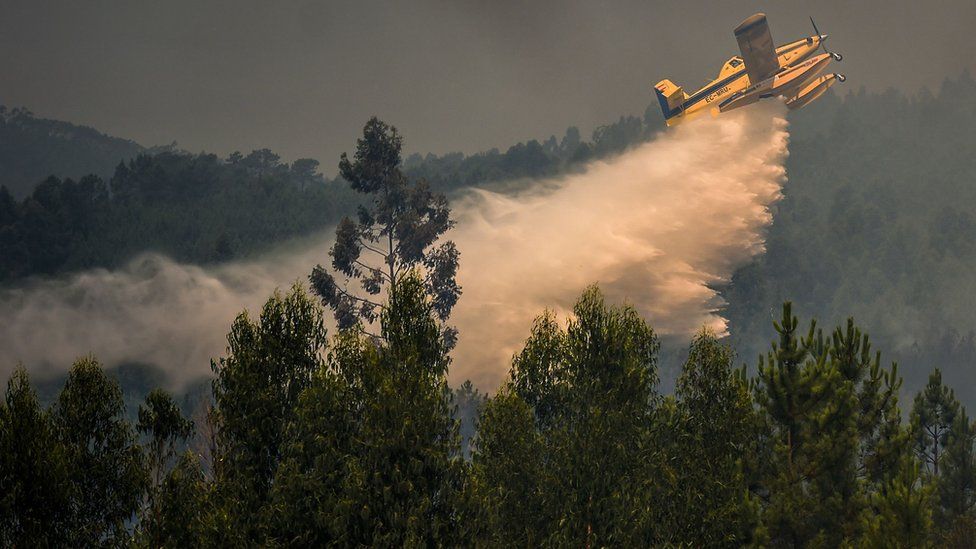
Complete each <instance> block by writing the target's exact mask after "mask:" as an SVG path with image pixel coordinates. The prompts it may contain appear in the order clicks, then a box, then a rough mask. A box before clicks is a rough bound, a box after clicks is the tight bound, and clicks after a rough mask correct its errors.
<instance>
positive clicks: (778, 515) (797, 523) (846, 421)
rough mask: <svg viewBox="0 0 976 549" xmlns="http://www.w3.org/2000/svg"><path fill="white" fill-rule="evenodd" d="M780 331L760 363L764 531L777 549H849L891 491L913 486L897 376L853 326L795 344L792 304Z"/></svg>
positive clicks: (810, 333) (817, 333)
mask: <svg viewBox="0 0 976 549" xmlns="http://www.w3.org/2000/svg"><path fill="white" fill-rule="evenodd" d="M774 326H775V328H776V330H777V332H778V333H779V342H778V343H777V344H774V345H773V349H772V351H771V352H770V353H769V354H768V355H767V357H766V359H765V360H763V359H762V357H760V363H759V380H758V381H759V383H758V385H757V396H756V398H757V402H758V403H759V405H760V408H761V410H762V412H763V413H764V414H765V415H766V418H767V420H766V421H767V422H768V424H769V428H770V435H771V439H770V441H769V442H770V444H769V445H768V447H767V448H766V450H765V451H766V452H768V461H769V464H770V467H768V468H767V469H766V470H765V471H764V472H763V475H764V477H765V481H764V485H765V486H764V489H765V490H768V491H769V497H768V503H767V504H766V506H765V509H764V524H765V527H766V528H768V531H769V535H770V538H771V542H772V543H774V544H778V545H782V544H785V545H792V546H798V545H806V544H810V543H814V544H827V545H839V544H842V543H849V542H853V541H854V540H857V539H860V538H861V535H862V530H863V528H864V520H863V519H862V516H863V514H864V513H865V512H866V510H867V509H868V508H869V505H871V502H872V501H873V500H876V499H877V498H878V497H884V496H885V494H887V493H888V492H889V490H888V488H887V487H890V486H892V485H893V483H894V482H895V481H896V480H897V481H900V482H902V484H903V485H904V486H914V485H913V483H912V482H913V481H911V480H910V479H908V478H907V477H906V475H907V473H905V471H910V470H913V469H912V467H913V462H912V459H911V456H910V455H909V452H908V444H907V441H908V437H907V433H906V432H905V430H904V429H903V428H902V427H901V426H900V418H899V416H900V413H899V411H898V407H897V392H898V389H899V388H900V386H901V379H900V378H899V377H898V375H897V367H896V366H895V365H892V366H891V367H890V368H888V369H885V368H882V367H881V365H880V364H881V362H880V361H881V358H880V353H875V354H872V352H871V345H870V341H869V338H868V336H867V335H866V334H863V333H862V332H861V330H860V329H859V328H857V326H856V325H855V324H854V322H853V320H848V322H847V325H846V327H845V328H843V329H842V328H837V329H835V330H834V331H833V333H832V334H831V336H830V338H829V339H828V338H825V337H824V335H823V333H822V332H821V331H819V330H817V329H816V323H815V322H811V324H810V328H809V330H808V332H807V334H806V336H799V335H798V332H797V326H798V321H797V319H796V317H795V316H793V314H792V308H791V305H790V303H786V304H785V305H784V307H783V318H782V321H781V322H779V323H775V324H774ZM877 494H881V495H880V496H878V495H877ZM913 508H914V507H910V509H913ZM916 518H917V519H918V520H917V522H918V523H919V524H925V520H923V518H921V517H916Z"/></svg>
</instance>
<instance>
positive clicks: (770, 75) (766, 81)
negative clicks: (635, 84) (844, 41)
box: [654, 13, 846, 126]
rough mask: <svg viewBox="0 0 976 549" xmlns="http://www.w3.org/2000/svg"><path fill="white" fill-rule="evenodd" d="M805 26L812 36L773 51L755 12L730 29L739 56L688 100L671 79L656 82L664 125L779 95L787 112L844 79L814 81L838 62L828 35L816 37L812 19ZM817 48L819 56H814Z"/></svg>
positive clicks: (766, 28)
mask: <svg viewBox="0 0 976 549" xmlns="http://www.w3.org/2000/svg"><path fill="white" fill-rule="evenodd" d="M810 23H812V24H813V31H814V32H816V33H817V34H815V35H814V36H809V37H807V38H801V39H800V40H796V41H795V42H790V43H789V44H786V45H783V46H780V47H778V48H776V49H773V38H772V36H771V35H770V34H769V25H768V24H767V23H766V15H765V14H762V13H757V14H755V15H753V16H752V17H749V18H748V19H746V20H745V21H743V22H742V23H741V24H740V25H739V26H738V27H736V28H735V39H736V41H737V42H738V43H739V51H740V52H742V55H741V56H738V55H736V56H734V57H732V58H731V59H729V60H728V61H726V62H725V65H723V66H722V70H721V71H720V72H719V73H718V78H716V79H715V80H713V81H712V82H710V83H709V84H707V85H706V86H705V87H704V88H702V89H700V90H698V91H696V92H695V93H693V94H691V95H688V94H687V93H685V92H684V90H682V89H681V86H676V85H675V84H674V83H673V82H671V81H670V80H661V81H660V82H658V83H657V85H656V86H654V91H655V92H657V98H658V101H660V102H661V110H662V111H663V112H664V120H665V121H666V122H667V124H668V126H673V125H674V124H677V123H678V122H681V121H684V120H688V119H689V118H691V117H692V116H694V115H698V114H701V113H705V112H710V113H712V115H713V116H716V115H718V113H720V112H726V111H730V110H732V109H737V108H739V107H744V106H746V105H750V104H752V103H755V102H756V101H759V100H760V99H764V98H767V97H778V96H783V97H785V98H786V105H787V106H788V107H789V108H791V109H798V108H800V107H802V106H804V105H806V104H808V103H810V102H811V101H813V100H814V99H816V98H818V97H820V96H821V95H822V94H823V93H824V92H825V91H827V88H829V87H830V86H832V85H833V84H834V83H835V82H843V81H844V80H846V78H845V77H844V75H843V74H836V73H835V74H827V75H823V76H818V75H819V74H820V73H821V72H822V71H823V70H824V68H826V66H827V65H828V64H829V63H830V62H831V61H832V60H836V61H840V60H841V59H842V57H841V55H840V54H839V53H833V52H831V51H828V50H827V46H826V45H824V41H825V40H826V39H827V35H826V34H821V33H820V30H819V29H817V24H816V23H814V22H813V18H812V17H811V18H810ZM818 47H823V50H824V53H821V54H819V55H813V54H814V52H816V51H817V48H818Z"/></svg>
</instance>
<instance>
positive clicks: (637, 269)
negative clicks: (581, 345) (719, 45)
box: [452, 102, 788, 387]
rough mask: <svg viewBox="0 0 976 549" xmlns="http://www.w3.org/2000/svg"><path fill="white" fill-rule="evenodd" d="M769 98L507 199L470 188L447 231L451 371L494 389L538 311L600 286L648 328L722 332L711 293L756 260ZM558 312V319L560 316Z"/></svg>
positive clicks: (763, 222)
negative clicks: (452, 257) (453, 290)
mask: <svg viewBox="0 0 976 549" xmlns="http://www.w3.org/2000/svg"><path fill="white" fill-rule="evenodd" d="M784 114H785V113H784V109H783V106H782V105H781V104H780V103H778V102H766V103H763V104H761V105H756V106H754V107H750V108H749V109H741V110H737V111H733V112H731V113H729V114H727V115H723V116H720V117H718V118H715V119H709V120H701V121H698V122H695V123H689V124H687V125H680V126H677V127H676V128H673V129H671V130H668V131H667V132H666V133H663V134H661V135H659V136H658V137H657V138H656V139H655V140H653V141H651V142H649V143H646V144H644V145H642V146H640V147H638V148H636V149H633V150H631V151H629V152H626V153H624V154H622V155H620V156H618V157H615V158H613V159H610V160H608V161H601V162H595V163H593V164H592V165H590V166H588V167H587V169H586V171H585V172H584V173H581V174H579V175H573V176H569V177H566V178H563V179H561V180H559V181H556V182H548V184H543V185H539V186H538V187H537V188H538V189H548V188H551V187H553V186H554V185H555V190H554V191H548V192H547V191H540V192H537V193H530V194H527V195H524V196H519V197H514V198H513V197H507V196H502V195H498V194H493V193H486V192H481V193H477V194H476V195H474V196H473V197H471V198H470V199H468V200H467V201H464V202H463V203H461V204H458V207H457V211H458V212H459V213H458V216H459V223H458V228H457V229H456V231H455V233H454V234H453V235H452V237H453V238H455V239H456V240H457V242H458V247H459V249H460V250H461V254H462V255H461V270H460V274H459V278H460V282H461V284H462V286H463V287H464V295H463V296H462V299H461V301H460V302H459V304H458V306H457V308H456V310H455V313H454V316H453V319H454V321H455V322H457V324H458V327H459V329H460V330H461V339H460V341H459V342H458V347H457V350H456V352H455V361H454V372H453V374H454V376H455V377H456V378H458V379H466V378H471V379H472V380H473V381H474V382H476V383H477V384H480V385H481V386H485V387H494V386H495V385H497V383H498V381H499V379H501V377H502V375H503V374H504V373H505V371H506V369H507V367H508V364H509V363H510V359H511V357H512V355H513V354H514V353H515V352H517V351H518V349H519V348H520V345H521V343H522V342H523V341H524V339H525V338H526V337H527V335H528V332H529V328H530V326H531V321H532V319H533V318H534V317H535V316H536V315H538V314H539V313H540V312H541V311H542V310H543V309H544V308H549V309H552V310H554V311H556V312H557V313H563V314H564V313H566V312H567V311H568V310H569V309H570V308H571V307H572V304H573V302H574V301H575V299H576V298H577V297H578V296H579V294H580V293H581V292H582V290H583V289H584V288H585V287H586V286H587V285H588V284H591V283H594V282H596V283H599V284H600V287H601V288H602V290H603V291H604V293H605V294H606V295H607V296H608V298H609V300H610V301H612V302H620V301H627V302H629V303H630V304H632V305H634V306H635V307H636V308H637V309H638V310H639V311H640V312H641V313H643V314H644V316H645V317H646V318H647V319H648V320H649V321H650V323H651V325H652V326H653V327H654V328H655V330H657V331H658V332H659V333H663V334H675V335H685V334H691V333H693V332H694V331H696V330H698V329H699V328H701V327H702V326H703V325H707V326H709V327H710V328H712V329H713V330H715V331H716V333H724V331H725V320H724V319H722V318H721V317H720V316H719V315H718V314H717V313H716V311H717V309H718V308H719V307H720V306H721V305H722V302H721V298H720V297H719V296H718V295H717V293H716V291H715V290H714V289H712V288H713V287H714V286H715V285H716V284H719V283H724V282H727V281H728V279H729V277H730V276H731V275H732V273H733V272H734V271H735V269H736V268H738V267H739V266H741V265H743V264H744V263H746V262H747V261H748V260H749V259H750V258H751V257H753V256H754V255H756V254H758V253H760V252H762V251H763V242H764V241H763V235H764V228H765V227H766V226H767V225H768V224H769V223H770V221H771V214H770V212H769V209H768V207H769V205H770V204H771V203H773V202H775V201H776V200H777V199H778V198H779V197H780V188H781V184H782V182H783V180H784V178H785V175H786V171H785V168H784V167H783V164H784V161H785V158H786V155H787V144H788V134H787V132H786V126H787V124H786V120H785V117H784ZM560 316H562V315H560Z"/></svg>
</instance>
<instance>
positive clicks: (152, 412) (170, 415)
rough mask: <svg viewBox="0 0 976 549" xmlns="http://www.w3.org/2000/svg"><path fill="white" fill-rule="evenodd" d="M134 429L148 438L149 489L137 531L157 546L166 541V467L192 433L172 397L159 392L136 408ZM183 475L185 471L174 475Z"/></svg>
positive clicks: (167, 479) (191, 423) (155, 392)
mask: <svg viewBox="0 0 976 549" xmlns="http://www.w3.org/2000/svg"><path fill="white" fill-rule="evenodd" d="M136 429H137V430H138V431H139V432H140V433H143V434H144V435H147V436H148V437H149V445H148V446H149V448H148V449H149V452H148V458H149V459H148V467H149V474H150V486H149V489H148V502H147V504H146V506H145V509H144V510H143V516H142V518H141V519H140V529H141V530H142V535H144V536H145V537H146V539H147V541H148V543H149V544H150V545H151V546H154V547H158V546H160V545H162V544H163V540H164V539H166V538H165V537H164V536H165V534H166V532H165V529H164V525H163V523H164V520H165V519H164V516H163V504H164V501H163V496H162V493H161V491H162V489H163V486H162V485H163V483H164V481H166V482H169V481H170V480H172V477H171V476H170V475H169V474H168V469H169V464H170V462H171V461H172V460H173V459H174V458H175V457H176V446H177V444H179V443H181V442H184V441H185V440H186V439H187V438H188V437H189V436H190V435H191V434H192V432H193V422H192V421H190V420H188V419H186V418H184V417H183V414H182V413H181V412H180V409H179V407H178V406H177V405H176V402H174V401H173V397H171V396H170V395H169V393H167V392H166V391H163V390H162V389H154V390H152V391H151V392H150V393H149V395H148V396H147V397H146V403H145V406H142V405H140V406H139V423H138V424H137V425H136ZM178 475H179V476H180V477H182V476H185V472H180V473H179V474H178Z"/></svg>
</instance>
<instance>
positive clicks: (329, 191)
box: [0, 150, 355, 283]
mask: <svg viewBox="0 0 976 549" xmlns="http://www.w3.org/2000/svg"><path fill="white" fill-rule="evenodd" d="M238 157H239V158H238ZM315 165H316V163H315V161H312V160H309V159H301V160H297V161H295V162H294V163H293V164H292V165H291V166H288V165H287V164H284V163H281V162H279V161H278V159H277V156H276V155H274V154H273V153H271V152H270V151H267V150H262V151H255V152H253V153H251V154H249V155H247V156H243V157H242V156H240V155H237V157H233V156H232V157H231V158H228V159H220V158H218V157H216V156H215V155H212V154H204V153H201V154H198V155H191V154H187V153H177V152H162V153H159V154H155V155H149V154H141V155H139V156H137V157H135V158H133V159H132V160H130V161H128V162H127V163H120V164H118V166H117V167H116V169H115V172H114V175H112V177H111V178H110V179H107V180H103V179H102V178H101V177H99V176H86V177H82V178H81V179H80V180H77V181H76V180H73V179H70V178H69V179H63V180H62V179H59V178H57V177H53V176H52V177H49V178H47V179H46V180H44V181H43V182H42V183H40V184H39V185H37V186H36V188H35V189H34V190H33V192H32V193H31V194H30V195H29V196H27V197H25V198H24V199H23V201H22V202H20V203H17V202H16V201H14V200H12V198H11V197H10V195H9V193H7V192H6V191H3V190H0V283H3V282H8V283H9V282H10V281H13V280H17V279H20V278H23V277H26V276H30V275H39V274H48V275H50V274H59V273H64V272H69V271H74V270H78V269H85V268H91V267H96V266H101V267H115V266H118V265H120V264H122V263H123V262H125V261H128V260H129V259H131V258H132V257H133V256H135V255H136V254H138V253H141V252H147V251H154V252H161V253H165V254H167V255H169V256H171V257H173V258H174V259H177V260H180V261H188V262H194V263H208V262H214V261H226V260H229V259H232V258H236V257H242V256H244V255H246V254H248V253H250V252H253V251H256V250H261V249H264V248H266V247H268V246H270V245H271V244H273V243H278V242H281V241H282V240H286V239H288V238H292V237H297V236H303V235H307V234H309V233H311V232H314V231H316V230H321V229H323V228H325V227H326V226H328V225H329V224H332V223H335V221H336V220H337V219H338V213H339V212H341V211H345V210H348V209H351V208H352V207H354V206H355V201H354V200H353V197H352V195H351V193H348V192H345V191H344V190H343V187H342V186H341V185H337V184H334V183H326V182H325V181H324V180H323V178H322V177H321V175H320V174H317V173H315V171H314V169H315ZM82 173H84V172H82Z"/></svg>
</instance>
